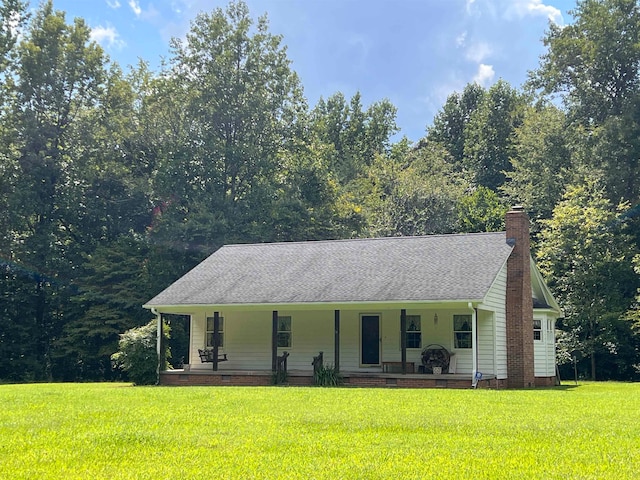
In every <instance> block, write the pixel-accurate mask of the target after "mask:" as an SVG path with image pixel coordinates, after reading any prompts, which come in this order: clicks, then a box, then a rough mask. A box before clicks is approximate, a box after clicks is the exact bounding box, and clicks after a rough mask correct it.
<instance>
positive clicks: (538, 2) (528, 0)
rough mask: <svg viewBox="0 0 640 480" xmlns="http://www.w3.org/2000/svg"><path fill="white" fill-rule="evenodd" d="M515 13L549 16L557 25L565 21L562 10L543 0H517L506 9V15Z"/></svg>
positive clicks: (524, 15) (522, 15) (523, 15)
mask: <svg viewBox="0 0 640 480" xmlns="http://www.w3.org/2000/svg"><path fill="white" fill-rule="evenodd" d="M511 14H515V15H516V16H518V17H520V18H522V17H526V16H536V17H540V16H542V17H547V18H548V19H549V20H550V21H552V22H553V23H555V24H556V25H561V24H562V23H563V19H562V12H561V11H560V10H559V9H557V8H556V7H554V6H552V5H545V4H544V3H543V2H542V0H516V1H513V2H512V3H511V4H510V5H509V8H508V9H507V11H506V16H507V17H508V16H510V15H511Z"/></svg>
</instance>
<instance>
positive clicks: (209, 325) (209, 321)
mask: <svg viewBox="0 0 640 480" xmlns="http://www.w3.org/2000/svg"><path fill="white" fill-rule="evenodd" d="M218 318H219V320H220V322H219V324H218V327H219V328H218V347H223V346H224V317H218ZM206 337H207V344H206V347H207V348H213V346H214V344H213V317H207V334H206Z"/></svg>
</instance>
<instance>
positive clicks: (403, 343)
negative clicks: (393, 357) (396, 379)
mask: <svg viewBox="0 0 640 480" xmlns="http://www.w3.org/2000/svg"><path fill="white" fill-rule="evenodd" d="M400 352H401V355H402V357H401V360H402V374H403V375H405V374H406V373H407V310H406V309H404V308H403V309H402V310H400Z"/></svg>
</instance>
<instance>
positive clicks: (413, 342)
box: [405, 315, 422, 348]
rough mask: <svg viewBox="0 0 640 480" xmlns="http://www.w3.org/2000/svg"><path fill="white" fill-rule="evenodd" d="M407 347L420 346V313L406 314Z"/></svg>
mask: <svg viewBox="0 0 640 480" xmlns="http://www.w3.org/2000/svg"><path fill="white" fill-rule="evenodd" d="M405 335H406V340H407V348H421V347H422V328H421V325H420V315H407V331H406V332H405Z"/></svg>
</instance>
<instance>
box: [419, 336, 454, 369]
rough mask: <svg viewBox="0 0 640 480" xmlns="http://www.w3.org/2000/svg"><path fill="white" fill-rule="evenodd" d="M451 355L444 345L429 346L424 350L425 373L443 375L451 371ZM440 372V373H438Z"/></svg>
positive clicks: (423, 363)
mask: <svg viewBox="0 0 640 480" xmlns="http://www.w3.org/2000/svg"><path fill="white" fill-rule="evenodd" d="M450 359H451V354H450V353H449V351H448V350H447V349H446V348H444V347H443V346H442V345H437V344H435V343H434V344H431V345H427V346H426V347H425V348H424V349H423V350H422V365H424V371H425V373H433V374H436V375H438V374H441V373H442V372H447V371H448V369H449V361H450ZM437 370H439V371H437Z"/></svg>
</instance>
